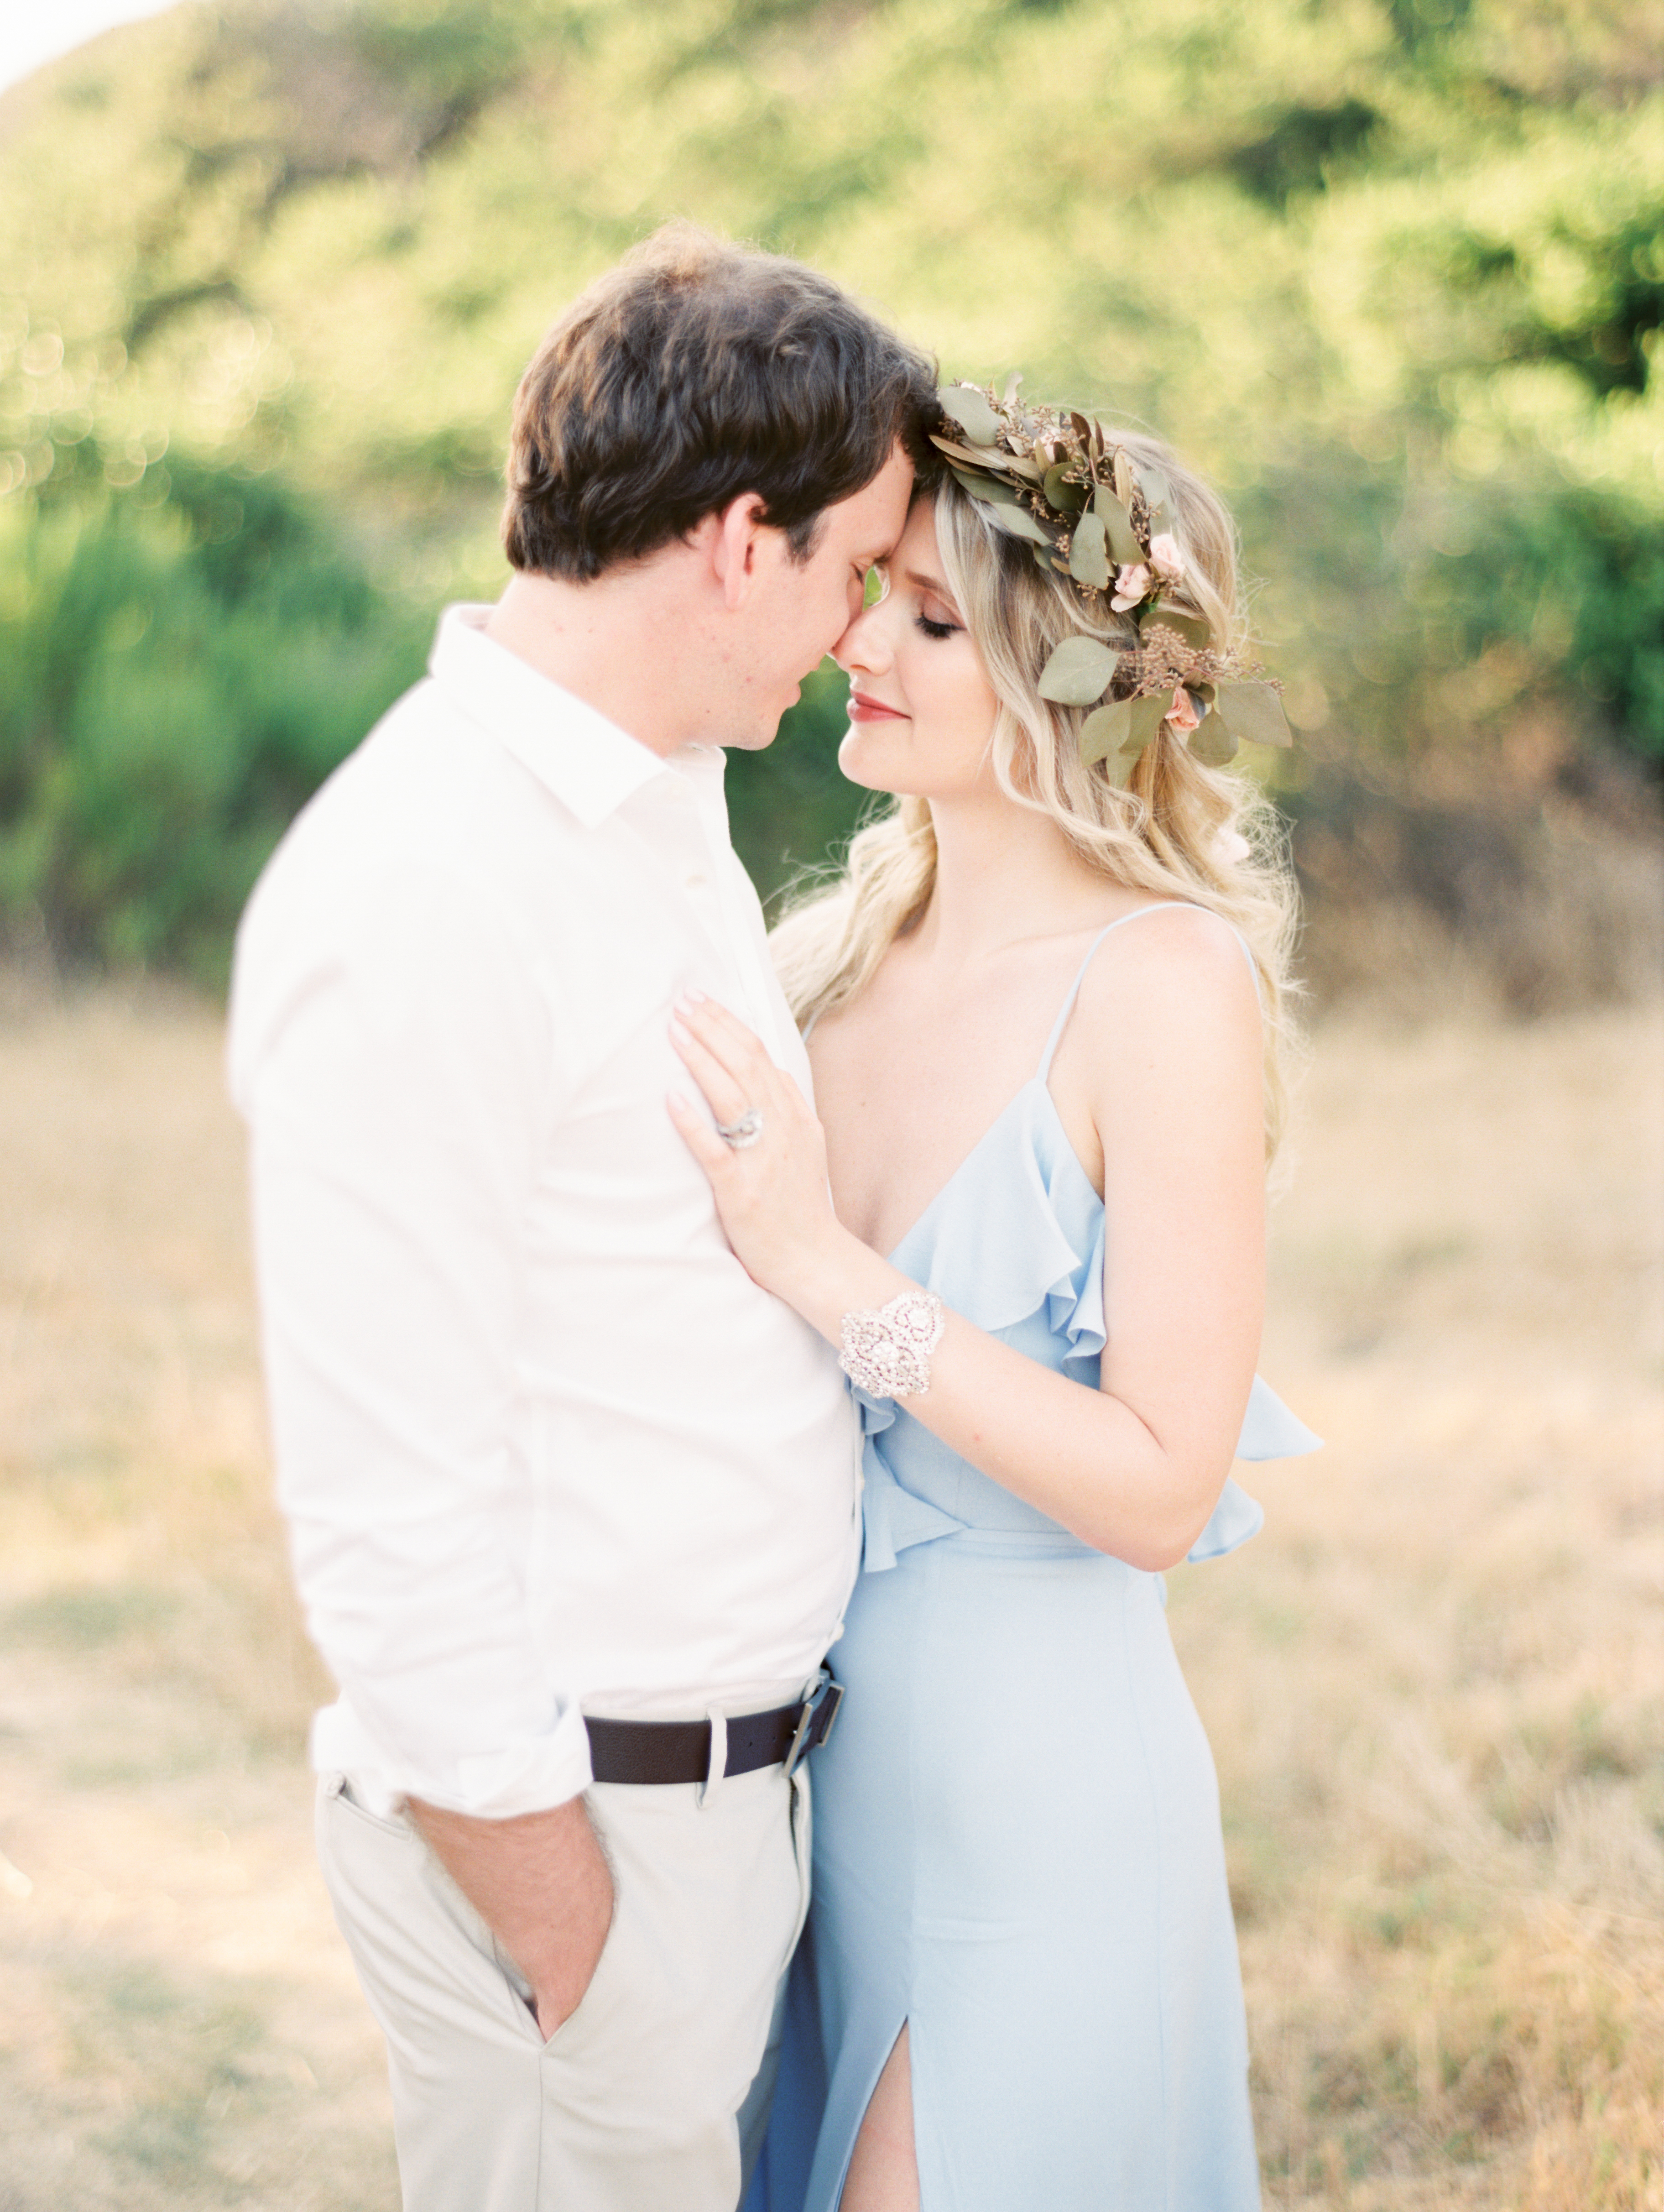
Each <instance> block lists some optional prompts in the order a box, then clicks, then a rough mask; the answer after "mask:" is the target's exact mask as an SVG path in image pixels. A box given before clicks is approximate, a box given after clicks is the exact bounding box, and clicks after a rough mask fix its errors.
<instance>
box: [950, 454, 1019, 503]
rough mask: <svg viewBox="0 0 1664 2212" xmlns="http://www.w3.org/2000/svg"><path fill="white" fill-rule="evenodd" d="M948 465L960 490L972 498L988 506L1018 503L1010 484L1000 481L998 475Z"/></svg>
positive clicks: (951, 464)
mask: <svg viewBox="0 0 1664 2212" xmlns="http://www.w3.org/2000/svg"><path fill="white" fill-rule="evenodd" d="M948 466H949V468H950V471H951V473H952V476H953V480H954V482H955V483H956V484H957V485H958V487H959V489H960V490H961V491H967V492H969V494H970V495H971V497H972V498H973V499H980V500H982V501H985V502H986V503H987V505H988V506H990V507H1016V506H1017V504H1018V503H1019V502H1018V500H1017V494H1016V493H1015V492H1014V491H1013V490H1012V489H1011V486H1010V485H1009V484H1008V483H1001V482H1000V481H999V477H990V476H984V475H983V474H982V472H981V471H980V470H978V471H975V472H973V471H971V470H969V469H962V468H956V467H955V466H954V465H953V463H952V462H950V463H949V464H948Z"/></svg>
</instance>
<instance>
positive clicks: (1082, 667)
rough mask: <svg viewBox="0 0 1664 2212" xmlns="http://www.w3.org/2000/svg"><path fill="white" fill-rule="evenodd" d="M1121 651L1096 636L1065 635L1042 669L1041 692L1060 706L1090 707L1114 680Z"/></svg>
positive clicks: (1044, 696)
mask: <svg viewBox="0 0 1664 2212" xmlns="http://www.w3.org/2000/svg"><path fill="white" fill-rule="evenodd" d="M1119 657H1120V656H1119V655H1118V654H1116V653H1114V652H1112V651H1111V650H1110V648H1109V647H1108V646H1107V645H1100V644H1099V642H1098V641H1097V639H1096V638H1095V637H1082V636H1080V635H1076V636H1074V637H1066V638H1065V639H1064V640H1063V642H1062V643H1061V644H1060V645H1057V646H1054V647H1053V648H1052V656H1051V659H1049V660H1048V662H1047V663H1046V665H1045V667H1044V668H1043V669H1042V671H1041V673H1040V696H1041V697H1042V699H1050V700H1053V701H1054V702H1056V704H1057V705H1058V706H1060V707H1091V706H1095V705H1096V703H1097V702H1098V701H1099V700H1100V699H1102V696H1103V695H1104V693H1105V692H1106V691H1107V690H1108V689H1109V686H1110V684H1112V683H1113V682H1114V675H1115V667H1116V663H1117V661H1118V659H1119Z"/></svg>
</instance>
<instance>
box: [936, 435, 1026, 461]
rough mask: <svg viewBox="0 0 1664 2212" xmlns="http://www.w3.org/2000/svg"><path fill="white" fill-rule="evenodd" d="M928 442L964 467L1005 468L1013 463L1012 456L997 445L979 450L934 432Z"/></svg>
mask: <svg viewBox="0 0 1664 2212" xmlns="http://www.w3.org/2000/svg"><path fill="white" fill-rule="evenodd" d="M930 442H931V444H932V446H934V447H935V448H936V450H937V452H938V453H945V454H946V455H947V457H948V459H950V461H957V462H959V463H960V464H961V465H963V466H964V467H966V468H971V469H1005V468H1010V467H1011V465H1013V460H1014V456H1013V455H1011V454H1010V453H1002V452H1001V451H1000V450H999V447H997V446H990V447H984V448H981V450H979V449H978V448H976V447H971V446H962V445H960V444H958V443H957V442H956V441H955V440H954V439H952V438H938V437H937V436H936V435H935V433H934V432H932V434H931V441H930Z"/></svg>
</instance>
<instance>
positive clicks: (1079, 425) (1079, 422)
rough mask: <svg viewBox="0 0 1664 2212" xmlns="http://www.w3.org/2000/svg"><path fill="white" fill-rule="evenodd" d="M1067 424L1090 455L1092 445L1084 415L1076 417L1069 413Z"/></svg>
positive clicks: (1089, 427) (1090, 429)
mask: <svg viewBox="0 0 1664 2212" xmlns="http://www.w3.org/2000/svg"><path fill="white" fill-rule="evenodd" d="M1069 422H1070V426H1071V428H1072V429H1073V431H1074V434H1075V435H1076V437H1078V439H1079V440H1080V442H1081V444H1082V446H1083V447H1084V448H1085V449H1086V450H1087V451H1088V452H1089V453H1090V450H1091V445H1092V426H1091V424H1090V422H1088V421H1087V419H1086V417H1085V416H1084V415H1077V414H1074V413H1071V415H1070V416H1069Z"/></svg>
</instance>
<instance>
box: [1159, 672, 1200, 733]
mask: <svg viewBox="0 0 1664 2212" xmlns="http://www.w3.org/2000/svg"><path fill="white" fill-rule="evenodd" d="M1162 719H1163V721H1164V722H1165V723H1166V724H1167V726H1168V728H1169V730H1171V731H1172V732H1173V733H1174V735H1175V737H1180V738H1187V737H1188V736H1189V735H1190V732H1192V731H1193V730H1199V729H1200V727H1201V726H1202V718H1201V716H1200V715H1199V714H1198V713H1197V712H1196V702H1195V701H1194V700H1193V698H1192V697H1191V696H1190V694H1189V692H1188V691H1187V690H1185V688H1184V686H1183V684H1180V685H1179V687H1178V689H1177V690H1175V692H1174V694H1173V704H1172V707H1171V708H1169V711H1168V713H1167V714H1164V715H1163V717H1162Z"/></svg>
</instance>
